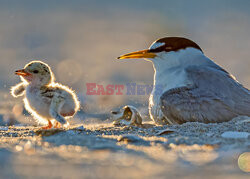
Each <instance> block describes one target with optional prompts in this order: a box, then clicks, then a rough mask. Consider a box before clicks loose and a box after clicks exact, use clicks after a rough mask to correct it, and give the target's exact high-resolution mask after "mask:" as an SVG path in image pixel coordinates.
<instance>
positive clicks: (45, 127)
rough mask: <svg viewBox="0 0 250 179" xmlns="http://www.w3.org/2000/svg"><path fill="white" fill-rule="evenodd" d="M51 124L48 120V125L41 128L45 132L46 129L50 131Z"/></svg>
mask: <svg viewBox="0 0 250 179" xmlns="http://www.w3.org/2000/svg"><path fill="white" fill-rule="evenodd" d="M52 126H53V125H52V123H51V122H50V120H48V125H47V126H44V127H42V129H44V130H46V129H51V128H52Z"/></svg>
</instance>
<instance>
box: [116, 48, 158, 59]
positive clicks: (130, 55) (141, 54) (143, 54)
mask: <svg viewBox="0 0 250 179" xmlns="http://www.w3.org/2000/svg"><path fill="white" fill-rule="evenodd" d="M154 57H156V54H155V53H153V52H150V51H149V50H148V49H146V50H141V51H137V52H132V53H128V54H125V55H122V56H120V57H118V58H117V59H129V58H133V59H138V58H154Z"/></svg>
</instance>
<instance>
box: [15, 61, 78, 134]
mask: <svg viewBox="0 0 250 179" xmlns="http://www.w3.org/2000/svg"><path fill="white" fill-rule="evenodd" d="M15 74H16V75H19V76H20V78H21V80H22V82H21V83H19V84H17V85H16V86H13V87H12V88H11V94H12V95H13V96H14V97H19V96H24V100H23V101H24V104H25V109H26V110H27V111H28V112H29V113H30V114H31V115H32V116H33V117H34V118H35V119H36V120H37V122H38V123H40V124H47V126H45V127H43V129H50V128H52V127H53V125H54V127H56V128H58V127H62V126H63V127H67V126H68V125H69V123H68V122H67V121H66V119H67V118H69V117H72V116H74V115H75V113H76V112H77V111H78V110H79V107H80V104H79V101H78V99H77V96H76V94H75V92H74V91H73V90H71V89H70V88H69V87H67V86H64V85H61V84H59V83H55V82H54V75H53V73H52V71H51V69H50V67H49V65H47V64H46V63H43V62H41V61H31V62H30V63H28V64H27V65H25V67H24V69H21V70H17V71H16V72H15ZM52 122H54V123H53V124H52Z"/></svg>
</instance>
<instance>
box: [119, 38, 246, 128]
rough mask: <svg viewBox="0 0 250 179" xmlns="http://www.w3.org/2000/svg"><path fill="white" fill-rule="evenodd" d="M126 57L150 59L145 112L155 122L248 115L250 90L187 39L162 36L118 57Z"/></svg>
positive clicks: (221, 119) (214, 119) (194, 120)
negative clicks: (150, 80) (150, 78)
mask: <svg viewBox="0 0 250 179" xmlns="http://www.w3.org/2000/svg"><path fill="white" fill-rule="evenodd" d="M129 58H132V59H143V58H145V59H146V60H148V61H151V62H152V63H153V66H154V70H155V75H154V88H153V91H152V93H151V95H150V99H149V113H150V116H151V118H152V119H153V120H154V121H155V122H156V123H160V124H166V123H169V124H176V123H178V124H181V123H184V122H204V123H209V122H224V121H229V120H230V119H232V118H234V117H237V116H241V115H242V116H250V91H249V90H248V89H246V88H244V87H243V86H242V85H241V84H240V83H239V82H238V81H236V79H235V78H234V77H233V76H232V75H231V74H229V73H228V72H227V71H226V70H224V69H223V68H221V67H220V66H219V65H217V64H216V63H214V62H213V61H212V60H210V59H209V58H207V57H206V56H205V55H204V53H203V51H202V50H201V48H200V47H199V46H198V45H197V44H196V43H195V42H193V41H191V40H189V39H186V38H182V37H166V38H162V39H159V40H157V41H155V42H154V43H153V44H152V45H151V46H150V47H149V49H146V50H142V51H138V52H133V53H129V54H126V55H122V56H120V57H118V59H129Z"/></svg>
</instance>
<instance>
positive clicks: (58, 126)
mask: <svg viewBox="0 0 250 179" xmlns="http://www.w3.org/2000/svg"><path fill="white" fill-rule="evenodd" d="M54 128H62V124H61V123H60V122H57V121H56V124H55V126H54Z"/></svg>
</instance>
